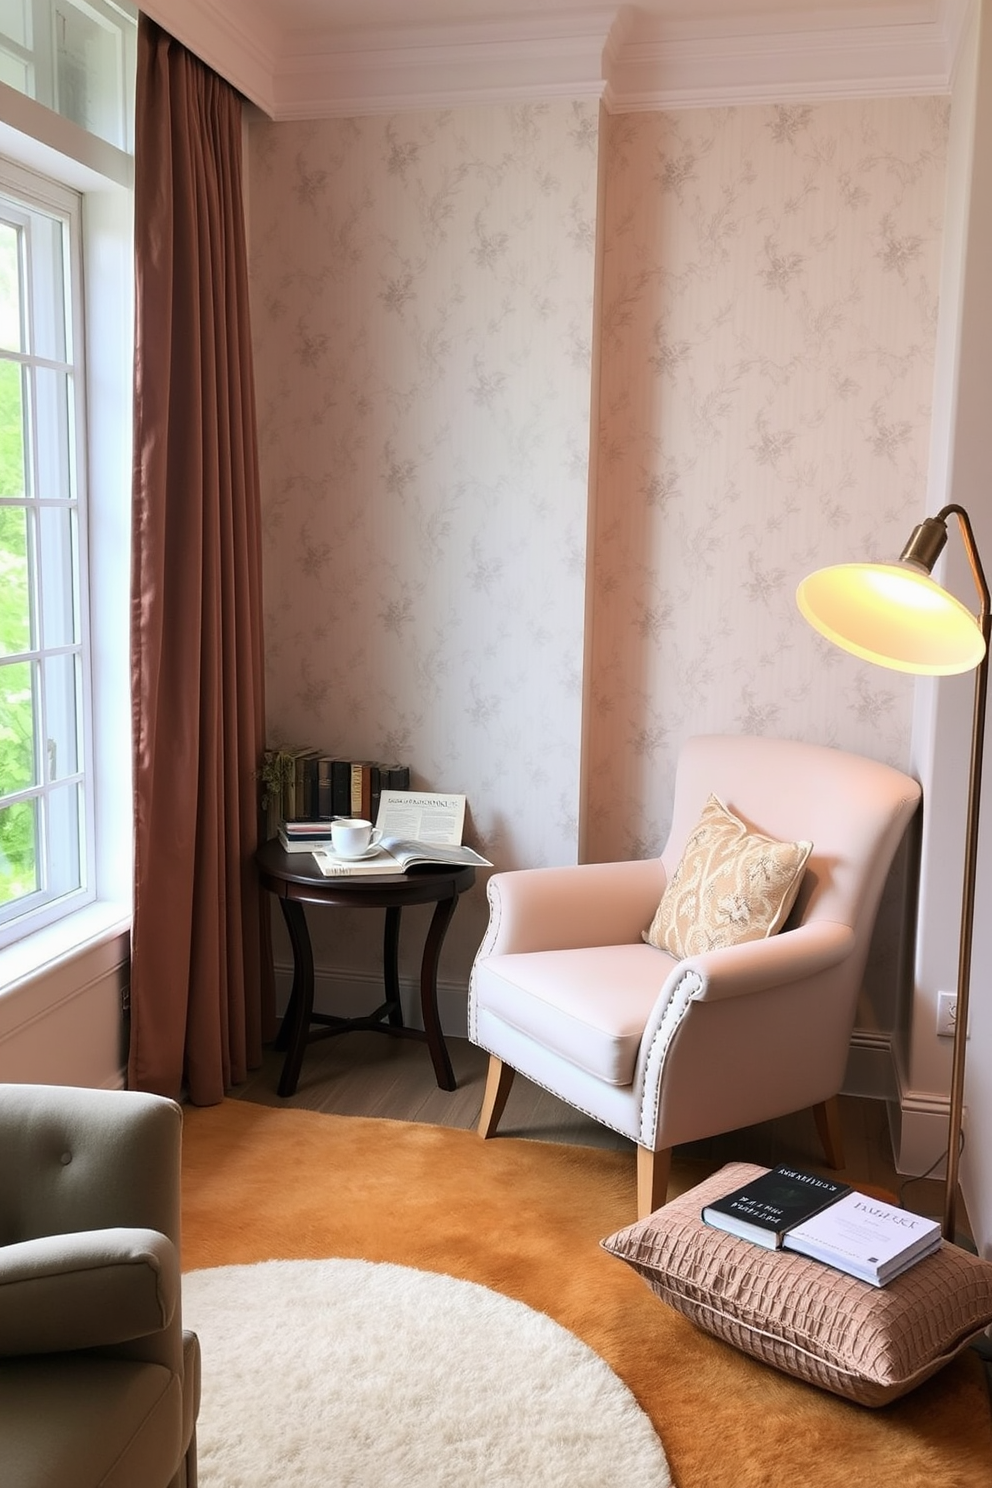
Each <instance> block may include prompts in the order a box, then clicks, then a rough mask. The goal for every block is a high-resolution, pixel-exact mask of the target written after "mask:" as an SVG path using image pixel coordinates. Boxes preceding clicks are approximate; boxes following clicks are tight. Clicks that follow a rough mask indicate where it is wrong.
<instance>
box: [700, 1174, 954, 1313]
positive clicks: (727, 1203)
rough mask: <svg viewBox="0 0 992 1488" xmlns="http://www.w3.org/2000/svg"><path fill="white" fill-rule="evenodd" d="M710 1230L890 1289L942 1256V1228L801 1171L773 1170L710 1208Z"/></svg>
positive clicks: (704, 1214)
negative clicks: (926, 1260)
mask: <svg viewBox="0 0 992 1488" xmlns="http://www.w3.org/2000/svg"><path fill="white" fill-rule="evenodd" d="M702 1219H703V1222H704V1223H705V1224H708V1225H713V1226H714V1227H715V1228H716V1229H719V1230H726V1231H727V1232H728V1233H730V1234H731V1235H740V1236H741V1238H742V1239H745V1240H751V1241H754V1243H755V1244H757V1245H764V1246H767V1247H768V1249H770V1250H778V1249H781V1250H793V1251H797V1252H798V1253H799V1254H801V1255H807V1256H811V1257H812V1258H813V1259H814V1260H817V1261H823V1262H824V1263H825V1264H826V1265H828V1266H833V1267H834V1269H835V1270H837V1271H844V1272H846V1273H847V1274H848V1275H849V1276H856V1277H858V1278H859V1279H860V1280H861V1281H866V1282H868V1283H869V1285H871V1286H877V1287H882V1286H886V1285H887V1284H888V1283H889V1282H890V1281H894V1280H895V1278H896V1277H897V1276H901V1275H902V1273H903V1272H904V1271H908V1270H909V1268H910V1266H915V1265H916V1264H917V1262H918V1261H922V1260H923V1259H924V1257H925V1256H928V1255H931V1254H932V1253H933V1252H934V1251H935V1250H939V1248H940V1244H941V1234H940V1225H939V1223H938V1222H937V1221H936V1220H935V1219H925V1218H924V1217H923V1216H922V1215H919V1214H911V1213H910V1212H909V1211H908V1210H906V1209H900V1208H899V1207H898V1206H897V1205H895V1204H888V1203H886V1202H885V1201H884V1200H882V1199H873V1198H871V1196H870V1195H868V1194H864V1193H859V1192H858V1191H857V1189H854V1188H852V1187H851V1185H850V1184H848V1183H835V1182H834V1181H833V1180H832V1179H830V1178H821V1177H820V1176H819V1175H818V1174H816V1173H807V1172H805V1171H804V1170H803V1169H802V1168H793V1167H790V1166H788V1165H782V1166H780V1167H777V1168H771V1169H770V1170H769V1171H768V1172H767V1173H762V1174H760V1175H759V1176H758V1177H757V1178H753V1179H752V1180H751V1182H750V1183H746V1184H745V1185H744V1186H743V1188H737V1189H734V1191H733V1192H732V1193H729V1194H726V1195H725V1196H724V1197H723V1198H721V1199H716V1200H714V1201H713V1202H712V1203H710V1204H707V1205H706V1206H705V1208H704V1209H703V1212H702Z"/></svg>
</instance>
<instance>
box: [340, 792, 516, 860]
mask: <svg viewBox="0 0 992 1488" xmlns="http://www.w3.org/2000/svg"><path fill="white" fill-rule="evenodd" d="M464 824H465V797H464V796H463V795H443V794H437V793H436V792H432V791H391V790H385V791H383V793H382V798H381V800H380V802H379V814H378V816H377V818H376V829H377V831H379V832H380V833H381V834H382V835H381V837H380V838H379V840H378V842H377V843H376V844H375V846H374V847H372V848H370V849H369V851H368V852H367V853H366V854H365V855H364V856H363V857H361V858H339V857H337V856H335V854H334V853H333V852H332V851H331V850H330V849H329V848H316V849H314V853H313V857H314V862H315V863H316V864H317V867H318V868H319V869H320V871H321V873H323V875H324V876H325V878H350V877H351V876H352V875H356V874H376V873H380V874H381V873H407V872H408V871H409V870H410V869H416V868H429V867H433V866H435V865H438V864H442V865H445V864H447V865H451V866H453V867H458V868H491V867H492V866H493V865H492V863H490V861H489V859H488V858H484V857H483V856H482V854H481V853H477V852H476V851H475V850H474V848H471V847H464V846H463V845H462V831H463V829H464Z"/></svg>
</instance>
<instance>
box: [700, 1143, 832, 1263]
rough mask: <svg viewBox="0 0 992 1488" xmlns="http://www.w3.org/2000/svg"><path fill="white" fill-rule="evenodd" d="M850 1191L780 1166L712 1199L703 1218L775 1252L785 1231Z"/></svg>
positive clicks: (815, 1174) (828, 1180) (801, 1170)
mask: <svg viewBox="0 0 992 1488" xmlns="http://www.w3.org/2000/svg"><path fill="white" fill-rule="evenodd" d="M850 1189H851V1185H850V1184H849V1183H835V1182H834V1180H833V1179H832V1178H821V1177H820V1175H819V1174H818V1173H807V1172H806V1171H805V1170H804V1169H802V1168H793V1167H791V1166H789V1165H787V1164H782V1165H781V1166H780V1167H777V1168H771V1169H769V1171H768V1172H767V1173H761V1174H759V1176H758V1177H757V1178H752V1179H751V1181H750V1183H745V1185H744V1187H743V1188H735V1189H734V1190H733V1192H732V1193H728V1194H724V1196H723V1198H722V1199H714V1200H713V1201H712V1203H709V1204H707V1205H706V1207H705V1208H704V1209H703V1213H702V1218H703V1221H704V1223H705V1224H708V1225H713V1226H714V1227H715V1228H716V1229H718V1230H727V1231H728V1232H729V1233H730V1234H731V1235H740V1237H741V1238H742V1239H743V1240H753V1241H754V1243H755V1244H756V1245H764V1246H766V1247H767V1248H768V1249H769V1250H777V1249H778V1248H779V1246H780V1245H781V1244H782V1236H783V1235H784V1234H785V1233H786V1231H787V1230H791V1229H792V1227H793V1225H797V1224H802V1222H803V1220H805V1219H810V1218H811V1217H812V1216H813V1215H814V1214H819V1212H820V1210H821V1209H826V1208H827V1206H828V1204H833V1203H835V1202H836V1201H837V1200H838V1199H840V1198H842V1197H843V1196H844V1194H846V1193H849V1192H850Z"/></svg>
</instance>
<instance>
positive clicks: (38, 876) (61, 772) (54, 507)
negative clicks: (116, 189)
mask: <svg viewBox="0 0 992 1488" xmlns="http://www.w3.org/2000/svg"><path fill="white" fill-rule="evenodd" d="M11 198H13V201H12V200H11ZM25 208H27V209H28V210H25ZM30 209H34V210H35V211H38V212H41V213H43V214H44V217H45V221H44V222H43V223H39V222H38V219H37V218H35V217H32V215H31V210H30ZM49 219H51V220H54V221H55V222H57V223H58V224H59V229H58V231H57V232H56V231H54V230H53V231H51V232H49V231H48V229H47V221H48V220H49ZM0 222H9V223H11V224H12V225H14V226H16V227H17V228H18V230H19V231H20V232H21V233H22V234H23V240H22V241H23V245H24V246H23V254H22V266H23V267H22V272H23V275H24V277H23V295H22V299H23V301H24V304H25V308H26V313H25V314H24V316H23V317H22V319H23V320H24V323H25V324H24V327H23V328H22V333H21V345H20V347H19V348H11V347H3V348H2V349H0V362H2V363H7V364H10V365H16V366H18V367H19V368H20V369H21V376H22V398H23V403H22V428H23V430H24V440H25V449H24V467H25V468H24V491H23V493H22V494H21V495H19V496H9V495H8V496H3V497H0V507H4V508H7V509H15V510H17V511H20V512H23V513H24V529H25V539H26V553H27V563H28V583H29V610H30V635H29V637H28V638H27V639H28V644H27V645H25V646H23V647H22V649H20V650H14V651H11V652H10V653H9V654H7V655H4V656H0V688H2V685H3V676H4V674H6V675H7V676H8V677H13V678H14V680H15V681H18V682H20V683H21V684H22V686H24V685H26V686H27V687H28V688H29V690H30V692H31V695H32V699H33V711H34V737H33V740H32V761H31V769H30V778H29V779H26V780H17V781H14V782H12V785H13V787H14V788H12V789H10V790H9V791H8V792H7V794H4V795H0V810H17V811H19V812H20V813H21V814H22V817H23V815H24V813H25V812H27V813H30V815H31V818H32V820H33V831H34V845H35V854H36V859H35V882H36V887H35V888H34V889H33V890H30V891H28V892H26V893H23V894H20V895H19V896H18V897H15V898H14V899H12V900H11V901H10V902H9V903H6V904H0V945H4V944H7V943H9V942H10V941H11V940H14V939H17V938H20V937H21V936H23V935H25V934H27V933H29V932H30V931H33V930H35V929H40V928H42V927H43V926H44V925H46V924H48V923H50V922H52V921H53V920H55V919H57V918H60V917H61V916H62V915H64V914H68V913H70V912H71V911H73V910H75V909H77V908H79V907H81V906H82V905H83V904H85V903H88V902H89V901H91V900H92V899H93V898H94V897H95V868H94V829H93V821H94V802H93V791H92V770H91V761H92V758H93V755H92V708H91V686H90V675H89V665H90V662H89V657H90V648H89V626H88V615H89V595H88V583H87V542H86V489H85V484H86V483H85V471H86V460H85V451H84V446H83V433H84V430H85V405H84V397H85V393H84V377H83V339H82V305H83V280H82V264H81V258H80V228H81V222H80V201H79V197H78V195H77V194H76V193H75V192H73V191H71V190H69V189H68V188H66V187H63V186H61V185H59V184H58V183H56V182H53V181H48V180H46V179H45V178H43V177H40V176H37V175H35V174H34V173H33V172H30V171H27V170H25V169H23V168H21V167H18V166H14V165H12V164H10V163H9V162H2V161H0ZM46 233H47V235H48V241H46ZM57 248H58V249H60V251H56V249H57ZM59 298H61V299H62V300H63V301H64V304H65V317H64V331H63V330H62V329H60V327H59V324H58V322H59V316H58V314H56V313H53V306H54V305H55V304H56V303H57V301H58V299H59ZM6 339H7V340H9V339H10V337H9V335H8V336H7V338H6ZM53 452H54V453H53ZM13 668H19V669H21V670H20V671H19V672H14V671H12V669H13Z"/></svg>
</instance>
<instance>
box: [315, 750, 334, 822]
mask: <svg viewBox="0 0 992 1488" xmlns="http://www.w3.org/2000/svg"><path fill="white" fill-rule="evenodd" d="M333 764H334V761H333V759H332V758H331V756H330V755H329V754H322V755H321V756H320V759H319V760H318V761H317V810H316V811H315V812H314V815H315V816H318V817H323V818H325V819H326V818H328V817H332V816H333V815H334V806H333V804H332V795H331V766H332V765H333Z"/></svg>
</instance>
